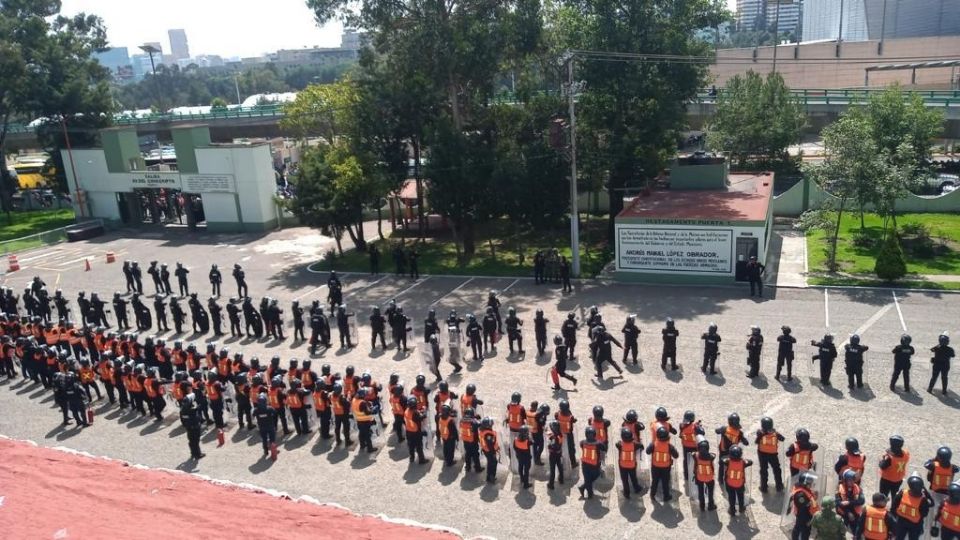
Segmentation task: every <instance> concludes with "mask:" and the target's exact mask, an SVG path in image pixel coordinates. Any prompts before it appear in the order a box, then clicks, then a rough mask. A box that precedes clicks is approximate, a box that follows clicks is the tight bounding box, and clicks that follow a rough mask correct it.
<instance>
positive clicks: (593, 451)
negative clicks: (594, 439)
mask: <svg viewBox="0 0 960 540" xmlns="http://www.w3.org/2000/svg"><path fill="white" fill-rule="evenodd" d="M580 450H581V452H582V454H583V455H582V456H581V457H580V460H581V461H583V463H585V464H587V465H593V466H594V467H596V466H597V464H598V463H600V450H599V449H598V448H597V443H590V442H586V441H584V442H582V443H580Z"/></svg>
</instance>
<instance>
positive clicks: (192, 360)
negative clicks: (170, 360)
mask: <svg viewBox="0 0 960 540" xmlns="http://www.w3.org/2000/svg"><path fill="white" fill-rule="evenodd" d="M198 369H200V359H199V358H197V355H195V354H193V353H187V371H188V372H190V373H193V372H194V371H196V370H198Z"/></svg>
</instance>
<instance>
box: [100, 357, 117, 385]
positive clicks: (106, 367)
mask: <svg viewBox="0 0 960 540" xmlns="http://www.w3.org/2000/svg"><path fill="white" fill-rule="evenodd" d="M97 370H98V371H99V372H100V380H102V381H104V382H108V383H110V384H113V366H111V365H110V362H107V361H106V360H104V361H103V362H100V366H99V367H98V368H97Z"/></svg>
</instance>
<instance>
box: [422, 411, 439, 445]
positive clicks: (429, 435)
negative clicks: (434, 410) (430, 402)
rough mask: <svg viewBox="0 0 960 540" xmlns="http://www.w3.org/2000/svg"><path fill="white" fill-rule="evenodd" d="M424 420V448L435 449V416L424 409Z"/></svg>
mask: <svg viewBox="0 0 960 540" xmlns="http://www.w3.org/2000/svg"><path fill="white" fill-rule="evenodd" d="M422 414H423V420H421V421H420V431H421V433H423V449H424V450H425V452H424V453H426V451H430V450H435V447H436V441H435V440H434V438H435V437H436V435H435V434H434V429H433V428H434V425H433V416H431V415H430V413H429V412H428V411H423V413H422Z"/></svg>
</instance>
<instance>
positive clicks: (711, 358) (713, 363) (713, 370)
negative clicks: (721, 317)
mask: <svg viewBox="0 0 960 540" xmlns="http://www.w3.org/2000/svg"><path fill="white" fill-rule="evenodd" d="M700 339H702V340H703V365H701V366H700V371H702V372H704V373H706V372H707V368H709V369H710V374H711V375H716V374H717V357H718V356H720V342H721V341H722V339H721V338H720V334H718V333H717V332H712V333H711V332H707V333H705V334H703V335H702V336H700Z"/></svg>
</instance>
